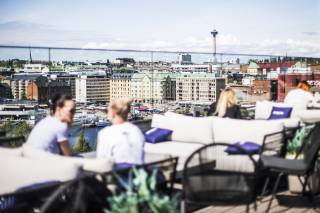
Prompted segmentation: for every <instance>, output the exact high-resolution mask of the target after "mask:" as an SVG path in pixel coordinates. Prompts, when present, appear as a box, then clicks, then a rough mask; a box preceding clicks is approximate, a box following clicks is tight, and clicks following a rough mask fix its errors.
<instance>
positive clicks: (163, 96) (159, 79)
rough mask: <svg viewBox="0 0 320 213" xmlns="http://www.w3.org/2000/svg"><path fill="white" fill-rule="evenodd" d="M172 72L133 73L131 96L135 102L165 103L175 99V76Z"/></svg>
mask: <svg viewBox="0 0 320 213" xmlns="http://www.w3.org/2000/svg"><path fill="white" fill-rule="evenodd" d="M176 75H177V74H172V73H167V72H166V73H134V74H133V76H132V82H131V94H132V98H133V99H134V101H135V102H137V103H148V104H153V103H156V104H157V103H166V102H167V101H168V100H174V99H175V78H176Z"/></svg>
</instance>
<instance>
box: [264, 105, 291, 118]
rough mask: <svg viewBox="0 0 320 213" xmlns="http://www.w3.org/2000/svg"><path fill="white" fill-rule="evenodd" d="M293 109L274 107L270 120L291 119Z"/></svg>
mask: <svg viewBox="0 0 320 213" xmlns="http://www.w3.org/2000/svg"><path fill="white" fill-rule="evenodd" d="M291 112H292V107H272V110H271V115H270V117H269V120H272V119H281V118H290V115H291Z"/></svg>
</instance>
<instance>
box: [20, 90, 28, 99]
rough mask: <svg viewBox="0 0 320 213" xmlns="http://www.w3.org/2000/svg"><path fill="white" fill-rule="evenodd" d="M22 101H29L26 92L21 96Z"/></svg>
mask: <svg viewBox="0 0 320 213" xmlns="http://www.w3.org/2000/svg"><path fill="white" fill-rule="evenodd" d="M21 100H27V95H26V93H25V92H23V93H22V94H21Z"/></svg>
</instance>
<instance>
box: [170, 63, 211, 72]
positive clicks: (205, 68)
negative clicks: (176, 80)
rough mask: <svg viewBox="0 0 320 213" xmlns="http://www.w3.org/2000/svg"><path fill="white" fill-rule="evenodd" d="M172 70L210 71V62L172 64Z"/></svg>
mask: <svg viewBox="0 0 320 213" xmlns="http://www.w3.org/2000/svg"><path fill="white" fill-rule="evenodd" d="M171 70H172V71H174V72H212V65H211V64H172V65H171Z"/></svg>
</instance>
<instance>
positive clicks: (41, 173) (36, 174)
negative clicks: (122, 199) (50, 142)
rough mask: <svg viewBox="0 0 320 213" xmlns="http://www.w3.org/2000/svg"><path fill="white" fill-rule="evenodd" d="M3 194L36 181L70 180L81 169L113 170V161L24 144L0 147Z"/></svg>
mask: <svg viewBox="0 0 320 213" xmlns="http://www.w3.org/2000/svg"><path fill="white" fill-rule="evenodd" d="M0 164H1V165H2V167H1V168H2V173H1V175H0V194H4V193H11V192H14V191H15V190H17V189H19V188H21V187H24V186H28V185H31V184H35V183H41V182H46V181H61V182H64V181H68V180H72V179H74V178H76V177H77V175H78V173H79V172H80V169H83V170H86V171H93V172H99V173H102V172H107V171H110V170H111V168H112V165H113V162H111V161H110V160H107V159H96V158H91V159H89V158H77V157H64V156H60V155H55V154H51V153H48V152H44V151H42V150H38V149H35V148H33V147H30V146H28V145H27V144H24V145H23V146H22V147H20V148H11V149H9V148H0Z"/></svg>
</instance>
